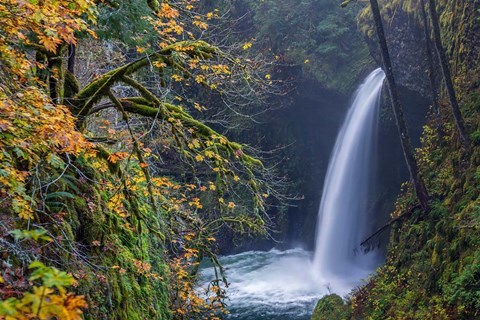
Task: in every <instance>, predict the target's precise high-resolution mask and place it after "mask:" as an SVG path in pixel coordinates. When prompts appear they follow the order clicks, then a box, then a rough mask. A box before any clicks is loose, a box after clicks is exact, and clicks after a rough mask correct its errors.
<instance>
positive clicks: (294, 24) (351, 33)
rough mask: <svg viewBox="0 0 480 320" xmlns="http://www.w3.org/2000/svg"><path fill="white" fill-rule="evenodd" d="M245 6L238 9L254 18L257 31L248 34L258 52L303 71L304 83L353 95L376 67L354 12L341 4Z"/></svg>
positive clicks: (306, 1)
mask: <svg viewBox="0 0 480 320" xmlns="http://www.w3.org/2000/svg"><path fill="white" fill-rule="evenodd" d="M240 3H241V6H240V7H239V8H238V10H239V11H240V12H241V13H246V14H247V17H249V18H250V19H251V22H250V23H248V22H244V24H245V25H246V26H247V28H248V26H249V25H250V27H251V29H253V30H247V31H248V36H249V37H251V38H253V39H254V43H258V48H257V49H258V50H257V51H259V52H261V51H263V50H264V49H265V48H268V50H269V51H270V53H271V56H273V57H274V58H275V59H276V60H277V61H278V62H279V63H280V64H281V65H285V64H286V65H292V66H298V67H300V68H301V70H302V73H303V75H304V78H307V79H308V78H310V79H314V80H316V81H317V82H318V83H319V85H320V86H322V87H323V88H324V89H327V90H332V91H335V92H338V93H341V94H350V93H351V92H352V91H353V90H354V87H355V85H356V84H357V83H358V82H359V81H360V79H361V77H362V76H364V73H365V72H366V70H367V69H368V68H369V67H370V65H371V62H372V60H371V58H370V56H369V52H368V48H367V46H366V44H365V42H364V41H363V39H362V36H361V34H360V33H359V32H356V20H355V15H356V13H355V12H356V9H355V8H353V7H352V8H347V9H342V8H340V6H339V4H338V2H337V1H335V0H322V1H312V0H302V1H293V0H287V1H274V0H267V1H248V0H246V1H241V2H240ZM237 6H239V5H238V4H237ZM238 15H239V14H238ZM252 32H253V33H252ZM250 41H251V40H250ZM255 48H256V47H254V49H255Z"/></svg>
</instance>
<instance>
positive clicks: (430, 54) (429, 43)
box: [420, 0, 443, 134]
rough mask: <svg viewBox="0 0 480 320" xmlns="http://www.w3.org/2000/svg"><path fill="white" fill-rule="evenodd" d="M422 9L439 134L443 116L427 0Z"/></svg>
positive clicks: (429, 75)
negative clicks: (426, 7) (439, 100)
mask: <svg viewBox="0 0 480 320" xmlns="http://www.w3.org/2000/svg"><path fill="white" fill-rule="evenodd" d="M420 6H421V7H420V10H421V12H422V22H423V31H424V33H423V34H424V37H425V51H426V54H427V62H428V79H429V81H430V90H431V94H432V106H433V112H435V117H436V122H437V129H438V131H439V134H442V133H443V123H442V116H441V113H440V104H439V102H438V96H439V93H438V84H437V81H436V78H435V67H434V66H435V63H434V55H433V52H432V41H431V39H430V28H429V26H428V19H427V13H426V11H425V0H422V1H421V3H420Z"/></svg>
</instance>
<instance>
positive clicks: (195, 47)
mask: <svg viewBox="0 0 480 320" xmlns="http://www.w3.org/2000/svg"><path fill="white" fill-rule="evenodd" d="M174 52H182V53H185V54H187V55H188V56H189V57H191V58H201V59H207V58H211V57H212V55H213V54H216V53H219V51H218V49H217V48H215V47H213V46H211V45H209V44H207V43H206V42H204V41H181V42H178V43H175V44H172V45H170V46H167V47H165V48H163V49H161V50H159V51H157V52H155V53H153V54H151V55H147V56H145V57H143V58H141V59H138V60H136V61H133V62H131V63H128V64H125V65H124V66H121V67H119V68H117V69H115V70H112V71H109V72H107V73H106V74H104V75H103V76H101V77H100V78H98V79H96V80H94V81H93V82H91V83H90V84H88V85H87V86H85V88H83V89H82V90H80V91H79V92H78V94H77V95H76V96H75V97H73V98H72V99H70V100H69V104H70V105H71V107H72V109H73V110H72V111H73V113H74V114H75V115H76V116H77V117H79V118H80V120H82V118H83V117H85V116H87V115H88V114H89V113H90V110H91V109H92V108H93V106H94V105H95V103H96V102H98V101H99V100H100V99H102V98H103V97H107V96H108V91H109V90H110V89H111V88H112V86H113V85H114V84H115V83H117V82H118V81H120V80H121V79H122V77H125V76H128V75H131V74H133V73H135V72H136V71H138V70H140V69H141V68H144V67H147V66H150V65H151V63H152V62H162V63H164V64H165V65H167V66H169V67H172V68H177V69H178V68H179V65H178V63H176V62H175V61H174V59H168V57H171V56H172V54H173V53H174ZM180 70H183V68H180Z"/></svg>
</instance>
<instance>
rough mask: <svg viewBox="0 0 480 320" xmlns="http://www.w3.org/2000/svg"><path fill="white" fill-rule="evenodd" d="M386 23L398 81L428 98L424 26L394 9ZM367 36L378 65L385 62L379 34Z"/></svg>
mask: <svg viewBox="0 0 480 320" xmlns="http://www.w3.org/2000/svg"><path fill="white" fill-rule="evenodd" d="M383 25H384V28H385V35H386V37H387V44H388V49H389V52H390V58H391V60H392V65H393V71H394V74H395V76H396V78H395V80H396V82H397V84H398V85H399V86H402V87H404V88H406V89H409V90H411V91H415V92H417V93H419V94H420V95H421V96H423V97H425V98H428V97H430V86H429V80H428V74H427V70H428V64H427V55H426V51H425V50H426V49H425V38H424V34H423V29H422V26H421V25H419V24H418V22H416V21H415V19H414V18H413V16H411V15H409V14H407V13H405V12H403V11H401V10H398V11H396V12H395V13H392V14H391V16H390V17H389V19H388V20H384V22H383ZM366 40H367V43H368V47H369V49H370V52H371V55H372V56H373V57H374V59H375V61H376V62H377V63H378V65H382V60H381V56H380V50H379V48H378V41H377V39H376V34H374V37H371V38H368V37H367V39H366ZM435 58H436V57H435Z"/></svg>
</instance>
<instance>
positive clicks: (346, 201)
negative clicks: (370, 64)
mask: <svg viewBox="0 0 480 320" xmlns="http://www.w3.org/2000/svg"><path fill="white" fill-rule="evenodd" d="M384 78H385V74H384V72H383V71H382V70H381V69H380V68H378V69H376V70H375V71H373V72H372V73H371V74H370V75H369V76H368V77H367V78H366V79H365V82H364V83H363V84H362V85H361V86H360V87H359V88H358V90H357V92H356V94H355V98H354V100H353V103H352V106H351V107H350V110H349V111H348V114H347V117H346V119H345V122H344V123H343V126H342V128H341V130H340V133H339V135H338V137H337V140H336V142H335V147H334V150H333V153H332V156H331V159H330V163H329V165H328V171H327V176H326V179H325V184H324V187H323V195H322V200H321V204H320V210H319V212H318V222H317V239H316V247H315V254H314V259H313V272H314V273H315V276H316V278H317V280H319V281H321V282H323V283H328V284H329V286H330V288H331V289H332V290H333V291H334V292H336V293H346V292H348V291H349V290H351V289H352V287H353V286H355V285H356V284H357V282H358V281H359V280H360V279H362V278H364V277H366V276H367V275H368V274H369V273H370V272H372V271H373V268H374V267H375V263H376V259H375V257H374V255H373V254H369V255H364V254H363V253H361V252H358V248H359V244H360V242H361V241H362V240H363V238H365V237H366V236H367V235H366V232H367V225H368V221H367V220H368V211H367V197H368V189H369V188H368V187H369V183H370V181H369V180H370V168H371V166H372V161H373V160H374V159H375V158H374V156H373V145H374V144H373V143H372V142H373V141H374V139H375V137H374V133H375V132H376V123H377V122H376V121H377V115H378V106H379V102H380V93H381V89H382V83H383V79H384Z"/></svg>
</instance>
